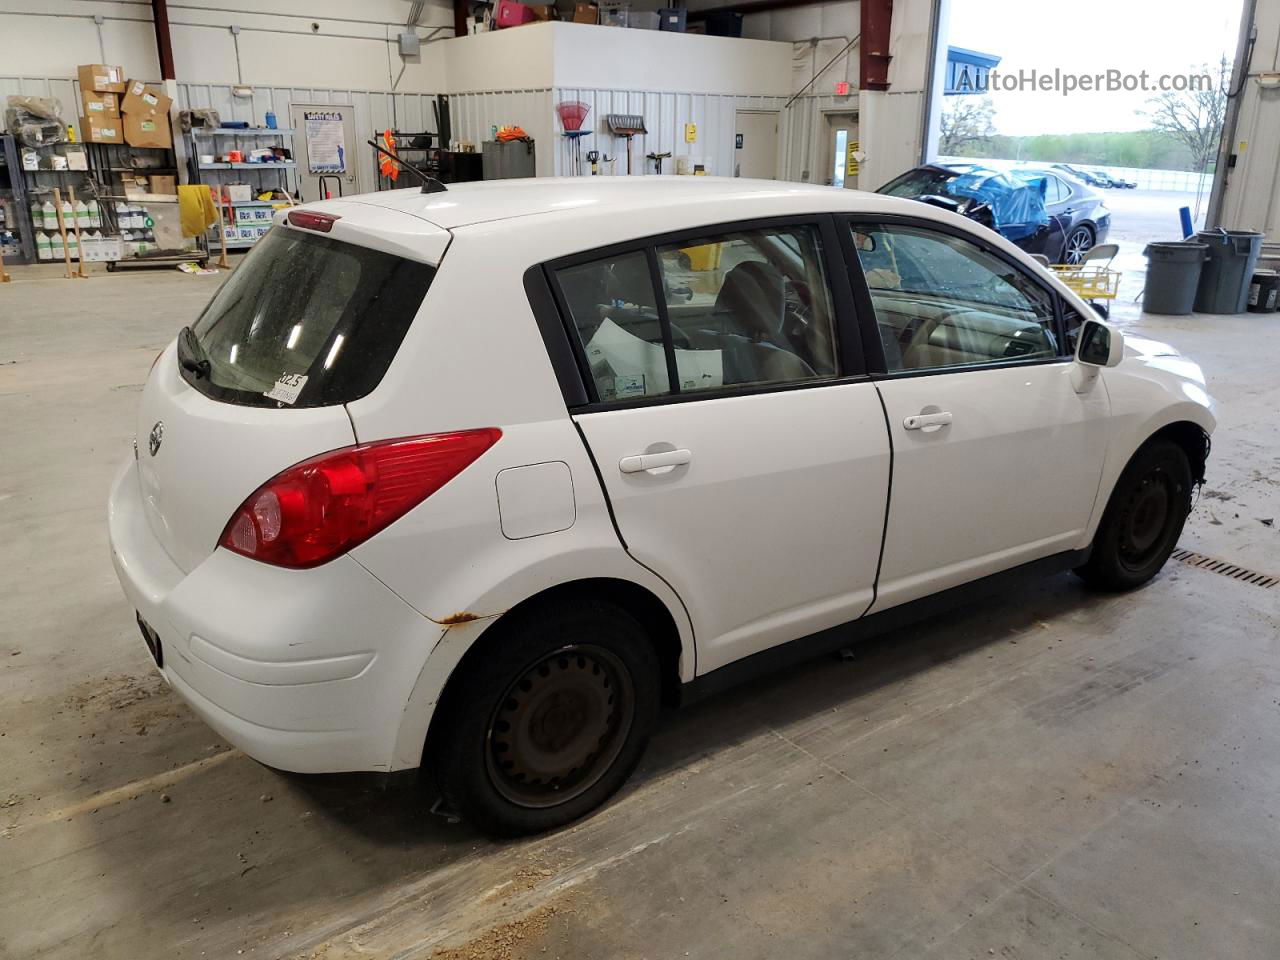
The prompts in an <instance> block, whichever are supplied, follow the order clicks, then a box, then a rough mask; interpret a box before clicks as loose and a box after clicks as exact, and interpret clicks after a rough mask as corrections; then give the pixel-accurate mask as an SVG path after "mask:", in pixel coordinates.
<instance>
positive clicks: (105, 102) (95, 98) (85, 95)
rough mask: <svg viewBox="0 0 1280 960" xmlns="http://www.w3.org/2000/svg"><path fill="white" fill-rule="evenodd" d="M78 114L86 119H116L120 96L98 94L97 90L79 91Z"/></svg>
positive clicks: (118, 113) (118, 112) (118, 111)
mask: <svg viewBox="0 0 1280 960" xmlns="http://www.w3.org/2000/svg"><path fill="white" fill-rule="evenodd" d="M80 113H81V114H83V115H84V116H86V117H105V118H112V117H118V116H120V95H119V94H118V93H99V92H98V91H97V90H81V91H80Z"/></svg>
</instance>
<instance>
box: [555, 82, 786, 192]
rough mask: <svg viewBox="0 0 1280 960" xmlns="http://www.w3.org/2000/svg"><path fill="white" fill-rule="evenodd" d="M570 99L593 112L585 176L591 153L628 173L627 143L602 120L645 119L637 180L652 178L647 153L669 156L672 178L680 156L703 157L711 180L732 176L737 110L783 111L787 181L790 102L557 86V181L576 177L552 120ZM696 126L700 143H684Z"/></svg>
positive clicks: (782, 164)
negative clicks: (626, 115)
mask: <svg viewBox="0 0 1280 960" xmlns="http://www.w3.org/2000/svg"><path fill="white" fill-rule="evenodd" d="M566 100H581V101H583V102H584V103H587V104H589V105H590V107H591V112H590V113H588V114H587V119H586V123H585V124H584V128H586V129H589V130H591V131H592V133H591V135H590V136H588V137H584V138H583V139H582V154H583V157H584V160H583V173H584V174H589V173H590V169H589V167H588V165H587V163H586V160H585V157H586V153H587V151H588V150H592V149H595V150H599V151H600V152H601V153H602V154H608V155H609V156H612V157H614V158H615V159H614V162H613V164H612V165H609V164H605V166H604V170H603V172H604V173H605V174H609V173H613V174H615V175H618V176H622V175H625V174H626V172H627V141H626V140H624V139H622V138H621V137H614V136H613V135H612V134H610V133H609V131H608V128H607V127H606V126H605V121H604V118H605V116H606V115H607V114H610V113H638V114H641V115H642V116H643V117H644V119H645V128H646V129H647V130H648V133H647V134H643V135H640V136H637V137H635V138H634V139H633V140H632V142H631V170H632V175H633V176H642V175H649V174H652V173H653V161H651V160H646V159H645V156H646V154H649V153H668V152H670V153H671V154H672V156H670V157H668V158H667V159H666V160H664V161H663V167H662V172H663V173H665V174H670V173H674V172H675V169H676V165H675V160H676V158H677V157H681V156H688V157H697V158H701V161H702V162H703V163H705V164H706V166H707V172H708V173H709V174H710V175H712V176H720V177H731V176H733V168H734V133H736V132H737V130H736V128H737V112H738V111H739V110H759V111H778V112H779V128H778V142H779V175H780V176H784V175H785V173H786V168H787V166H788V160H787V150H786V149H785V144H786V143H787V138H788V133H789V118H788V115H787V114H785V113H782V106H783V104H785V103H786V101H787V98H786V97H775V96H759V97H751V96H731V95H721V94H708V93H669V92H661V91H653V90H610V89H601V88H596V89H590V88H582V87H557V88H556V89H555V91H554V95H553V97H552V104H551V108H552V111H553V114H552V118H553V124H554V133H555V138H556V140H557V141H558V142H557V143H556V146H555V154H554V155H555V165H554V173H555V175H557V176H572V175H573V174H574V170H573V165H572V161H571V159H570V151H569V144H568V142H567V138H566V137H564V136H563V135H562V134H561V126H560V122H559V120H558V119H557V118H556V117H555V115H554V110H555V104H557V103H560V102H562V101H566ZM687 123H693V124H696V125H697V128H698V130H697V140H696V141H695V142H694V143H686V142H685V139H684V128H685V124H687Z"/></svg>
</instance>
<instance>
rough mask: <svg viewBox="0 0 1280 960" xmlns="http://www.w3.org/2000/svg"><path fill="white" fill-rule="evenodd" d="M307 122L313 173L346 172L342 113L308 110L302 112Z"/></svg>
mask: <svg viewBox="0 0 1280 960" xmlns="http://www.w3.org/2000/svg"><path fill="white" fill-rule="evenodd" d="M302 119H303V122H304V123H305V124H306V137H307V165H308V166H309V167H310V168H311V172H312V173H346V172H347V157H346V145H345V142H346V136H345V134H344V132H343V129H342V114H341V113H333V112H330V111H327V110H307V111H304V112H303V114H302Z"/></svg>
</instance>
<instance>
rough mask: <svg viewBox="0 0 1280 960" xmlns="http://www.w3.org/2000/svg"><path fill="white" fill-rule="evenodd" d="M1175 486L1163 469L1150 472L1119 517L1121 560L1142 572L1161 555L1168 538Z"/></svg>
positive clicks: (1135, 489) (1134, 491)
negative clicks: (1157, 555)
mask: <svg viewBox="0 0 1280 960" xmlns="http://www.w3.org/2000/svg"><path fill="white" fill-rule="evenodd" d="M1175 496H1176V484H1175V483H1174V480H1173V478H1172V477H1170V476H1169V474H1168V473H1166V472H1165V471H1164V470H1163V469H1162V468H1156V469H1155V470H1153V471H1151V472H1150V473H1149V474H1147V475H1146V476H1145V477H1143V478H1142V480H1141V481H1140V482H1139V483H1138V485H1137V486H1136V487H1134V489H1133V492H1132V493H1131V494H1130V495H1129V498H1128V500H1127V501H1126V502H1125V505H1124V509H1123V510H1122V512H1121V514H1120V518H1119V519H1120V530H1119V541H1118V544H1117V545H1118V547H1119V553H1120V561H1121V563H1123V564H1124V565H1125V566H1126V567H1128V568H1129V569H1131V570H1140V569H1142V568H1143V567H1145V566H1146V565H1147V564H1148V563H1150V562H1151V560H1152V558H1153V557H1155V556H1156V554H1157V553H1159V552H1160V550H1161V548H1162V547H1163V546H1164V541H1165V540H1166V539H1167V537H1168V527H1169V518H1170V516H1171V515H1172V514H1173V506H1174V497H1175Z"/></svg>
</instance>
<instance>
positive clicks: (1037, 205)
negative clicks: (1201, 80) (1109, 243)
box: [876, 163, 1111, 264]
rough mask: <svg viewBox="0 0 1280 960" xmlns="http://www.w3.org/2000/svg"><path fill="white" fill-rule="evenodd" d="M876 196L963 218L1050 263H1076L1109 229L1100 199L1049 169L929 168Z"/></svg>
mask: <svg viewBox="0 0 1280 960" xmlns="http://www.w3.org/2000/svg"><path fill="white" fill-rule="evenodd" d="M876 192H877V193H883V194H886V195H887V196H891V197H906V198H910V199H913V200H920V201H923V202H925V203H929V204H931V205H933V206H939V207H943V208H944V209H949V210H952V211H953V212H955V213H959V214H962V215H964V216H967V217H969V218H970V219H972V220H975V221H976V222H978V223H981V224H982V225H983V226H985V227H990V228H991V229H993V230H995V231H997V232H998V233H1000V234H1001V235H1002V236H1004V237H1006V238H1007V239H1009V240H1011V241H1013V242H1014V243H1015V244H1017V246H1019V247H1021V248H1022V249H1023V250H1025V251H1027V252H1028V253H1038V254H1041V255H1042V256H1044V257H1047V258H1048V259H1049V261H1050V262H1051V263H1068V264H1075V263H1079V262H1080V258H1081V257H1082V256H1083V255H1084V253H1085V251H1087V250H1088V249H1089V248H1090V247H1091V246H1093V245H1094V244H1097V243H1102V242H1104V241H1105V240H1106V237H1107V232H1108V231H1109V230H1110V228H1111V212H1110V211H1109V210H1108V209H1107V206H1106V203H1105V201H1104V200H1103V198H1102V196H1101V195H1100V194H1098V193H1097V192H1096V191H1094V190H1092V189H1090V188H1089V187H1088V186H1086V185H1085V184H1084V183H1083V182H1081V181H1080V180H1077V179H1075V178H1074V177H1071V176H1069V175H1068V174H1066V173H1065V172H1063V171H1062V170H1059V169H1056V168H1053V167H1046V168H1032V167H1017V168H1014V169H1012V170H996V169H993V168H991V167H987V166H984V165H982V164H977V163H931V164H926V165H924V166H922V167H916V168H915V169H914V170H908V171H907V172H906V173H904V174H902V175H901V176H899V177H897V178H895V179H893V180H890V181H889V182H888V183H886V184H885V185H884V186H882V187H881V188H880V189H879V190H878V191H876Z"/></svg>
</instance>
